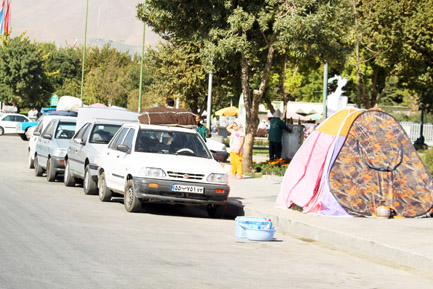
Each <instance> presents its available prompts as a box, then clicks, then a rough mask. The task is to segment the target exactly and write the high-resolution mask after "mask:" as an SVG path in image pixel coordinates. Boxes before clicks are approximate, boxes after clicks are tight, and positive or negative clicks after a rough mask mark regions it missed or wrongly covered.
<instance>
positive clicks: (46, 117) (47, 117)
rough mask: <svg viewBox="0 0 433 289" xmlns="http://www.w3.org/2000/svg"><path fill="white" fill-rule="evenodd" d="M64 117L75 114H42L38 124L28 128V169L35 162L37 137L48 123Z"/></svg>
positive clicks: (32, 166)
mask: <svg viewBox="0 0 433 289" xmlns="http://www.w3.org/2000/svg"><path fill="white" fill-rule="evenodd" d="M65 116H77V113H74V112H69V113H65V112H60V111H58V112H54V111H52V112H50V113H49V114H43V115H42V116H41V117H40V118H39V119H38V122H37V123H38V124H37V125H36V126H34V127H30V128H28V131H32V133H31V135H30V136H29V137H28V138H29V146H28V152H29V155H28V166H29V168H30V169H34V160H35V152H36V141H37V139H38V138H39V136H40V135H41V134H42V132H43V131H44V129H45V128H46V127H47V125H48V123H49V122H50V121H51V120H53V119H57V118H62V117H63V118H64V117H65Z"/></svg>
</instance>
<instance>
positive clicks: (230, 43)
mask: <svg viewBox="0 0 433 289" xmlns="http://www.w3.org/2000/svg"><path fill="white" fill-rule="evenodd" d="M348 4H350V3H349V2H348V1H334V0H326V1H325V0H318V1H309V0H291V1H287V0H263V1H223V0H221V1H212V2H211V3H209V2H206V1H205V2H202V1H190V2H184V1H180V0H177V1H173V0H149V1H147V8H145V7H144V5H142V4H139V5H138V17H139V18H140V19H142V20H144V21H146V22H147V23H148V24H149V25H150V26H152V28H153V29H154V31H156V32H158V33H160V34H161V35H163V36H164V37H166V39H172V38H179V39H184V40H185V41H191V42H194V43H197V44H196V45H197V46H199V47H203V49H202V53H201V54H202V55H203V56H202V57H203V59H204V61H203V62H205V61H207V62H208V63H210V62H211V60H213V61H215V60H218V59H225V58H230V59H231V60H234V59H236V60H237V61H236V62H237V63H238V65H239V67H240V71H241V87H242V94H243V97H244V102H245V107H246V118H247V123H246V141H245V154H244V160H245V166H246V170H250V169H251V168H252V147H253V143H254V136H255V132H256V130H257V125H258V123H259V119H258V109H259V104H260V102H261V100H262V97H263V95H264V93H265V91H266V87H267V83H268V80H269V75H270V72H271V68H272V64H273V57H274V54H275V52H276V51H280V50H289V51H292V52H293V53H294V54H295V55H299V56H302V55H306V54H309V53H311V52H314V53H317V54H319V55H321V56H324V57H327V58H329V59H331V58H333V57H332V55H338V53H339V52H340V50H341V42H342V41H344V33H343V32H344V31H345V29H346V27H347V25H348V24H350V21H351V16H352V13H351V11H350V9H349V8H350V6H349V5H348Z"/></svg>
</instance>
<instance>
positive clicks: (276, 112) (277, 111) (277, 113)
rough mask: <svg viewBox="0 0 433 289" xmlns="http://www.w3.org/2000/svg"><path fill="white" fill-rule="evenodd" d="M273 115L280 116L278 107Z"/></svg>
mask: <svg viewBox="0 0 433 289" xmlns="http://www.w3.org/2000/svg"><path fill="white" fill-rule="evenodd" d="M274 117H281V111H280V110H279V109H277V110H276V111H275V112H274Z"/></svg>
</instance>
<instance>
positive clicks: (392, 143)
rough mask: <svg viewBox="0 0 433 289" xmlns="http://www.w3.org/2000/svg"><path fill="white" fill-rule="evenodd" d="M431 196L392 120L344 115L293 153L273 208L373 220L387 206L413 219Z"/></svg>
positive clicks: (375, 114) (372, 113)
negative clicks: (380, 208)
mask: <svg viewBox="0 0 433 289" xmlns="http://www.w3.org/2000/svg"><path fill="white" fill-rule="evenodd" d="M432 192H433V179H432V177H431V176H430V174H429V172H428V171H427V169H426V168H425V166H424V164H423V163H422V161H421V159H420V158H419V156H418V154H417V152H416V150H415V148H414V147H413V145H412V143H411V142H410V139H409V138H408V136H407V135H406V133H405V131H404V130H403V128H402V127H401V126H400V124H399V123H398V122H397V121H396V120H395V119H394V118H393V117H392V116H390V115H389V114H387V113H385V112H383V111H379V110H369V111H365V110H354V109H344V110H341V111H339V112H338V113H336V114H334V115H333V116H332V117H331V118H329V119H327V120H325V121H324V122H323V123H322V124H321V125H320V126H319V127H318V128H317V129H316V130H315V131H314V132H313V133H312V134H311V135H310V137H309V138H308V139H307V140H306V141H305V142H304V144H303V145H302V146H301V148H300V149H299V150H298V152H297V153H296V155H295V156H294V158H293V160H292V162H291V163H290V165H289V167H288V168H287V171H286V173H285V176H284V179H283V182H282V185H281V191H280V194H279V195H278V197H277V200H276V204H275V206H276V207H279V208H285V209H287V208H290V207H292V206H293V205H294V204H295V205H296V206H297V207H300V208H302V210H303V212H307V213H317V214H321V215H331V216H350V215H362V216H374V215H376V208H378V207H380V206H386V207H389V208H391V209H392V210H393V214H395V215H397V216H403V217H416V216H421V215H424V214H426V213H427V212H428V211H429V210H430V209H431V208H432V204H433V197H432Z"/></svg>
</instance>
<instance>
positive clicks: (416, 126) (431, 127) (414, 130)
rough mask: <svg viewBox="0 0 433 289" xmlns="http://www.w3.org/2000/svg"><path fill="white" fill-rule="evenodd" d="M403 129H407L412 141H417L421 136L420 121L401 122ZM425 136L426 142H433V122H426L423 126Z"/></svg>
mask: <svg viewBox="0 0 433 289" xmlns="http://www.w3.org/2000/svg"><path fill="white" fill-rule="evenodd" d="M400 124H401V126H402V127H403V129H404V130H405V131H406V133H407V135H408V136H409V138H410V140H411V141H416V140H417V139H418V138H419V137H420V129H421V127H420V123H419V122H406V121H402V122H400ZM423 136H424V139H425V142H430V143H432V142H433V124H431V123H425V124H424V127H423Z"/></svg>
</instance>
